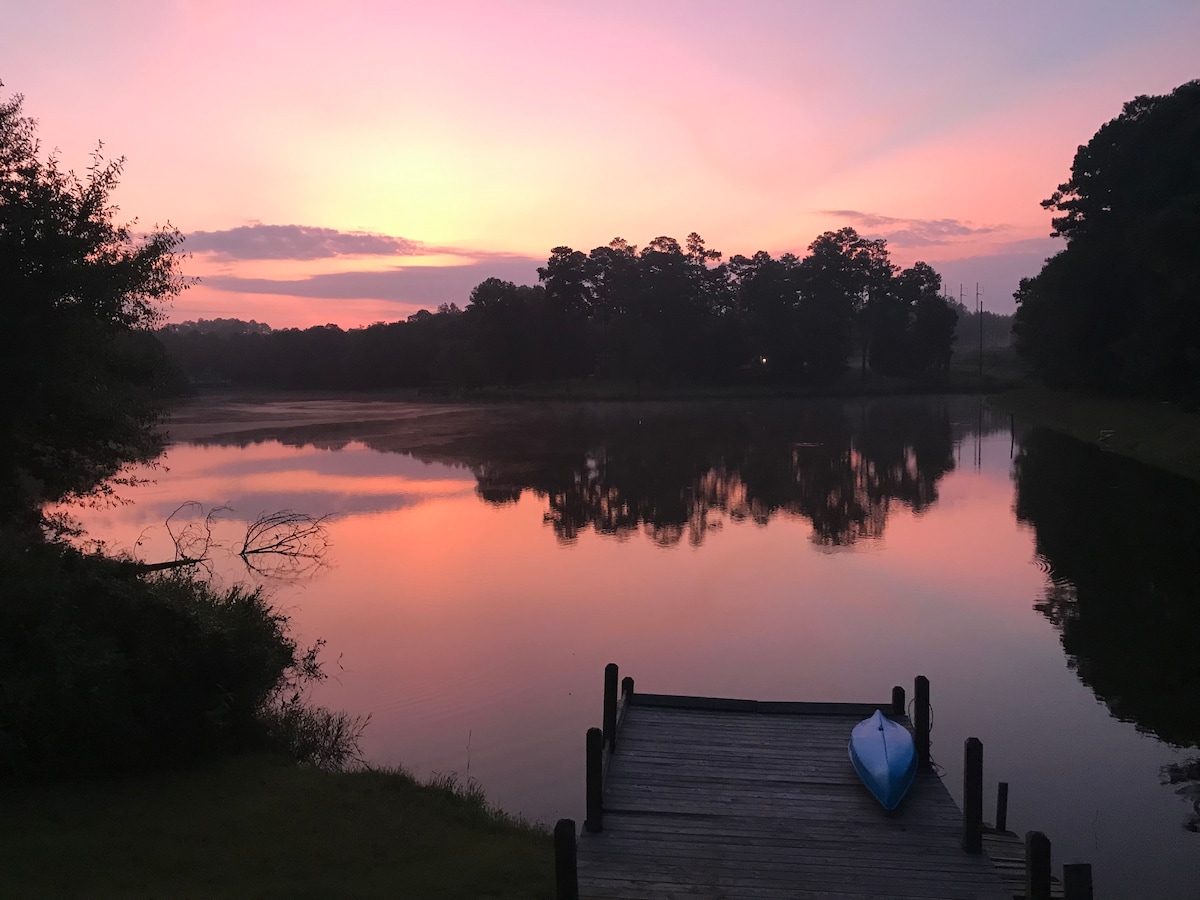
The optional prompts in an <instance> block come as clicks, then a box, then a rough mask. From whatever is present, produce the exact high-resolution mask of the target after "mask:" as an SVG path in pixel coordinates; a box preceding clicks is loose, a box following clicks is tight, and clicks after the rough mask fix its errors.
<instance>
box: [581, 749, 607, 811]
mask: <svg viewBox="0 0 1200 900" xmlns="http://www.w3.org/2000/svg"><path fill="white" fill-rule="evenodd" d="M603 779H604V732H603V731H601V730H600V729H599V728H589V729H588V732H587V818H586V819H585V820H584V822H583V827H584V828H586V829H587V830H588V831H591V832H597V831H603V830H604V800H603V798H604V780H603Z"/></svg>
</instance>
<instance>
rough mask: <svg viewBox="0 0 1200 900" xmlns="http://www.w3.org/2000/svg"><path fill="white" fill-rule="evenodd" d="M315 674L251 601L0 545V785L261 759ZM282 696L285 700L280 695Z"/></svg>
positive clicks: (48, 551) (310, 656)
mask: <svg viewBox="0 0 1200 900" xmlns="http://www.w3.org/2000/svg"><path fill="white" fill-rule="evenodd" d="M316 675H319V667H318V666H317V663H316V660H315V648H314V649H313V650H312V651H309V652H307V653H298V652H297V647H296V644H295V642H294V641H293V640H292V639H291V638H290V637H288V634H287V619H286V617H284V616H282V615H280V614H278V613H276V612H274V611H273V610H272V609H271V608H270V606H269V604H268V602H267V601H266V599H265V598H264V597H263V596H262V594H261V592H260V591H258V590H252V591H247V590H244V589H241V588H234V589H232V590H230V591H227V592H224V593H221V592H217V591H214V590H213V589H212V588H211V587H209V586H208V585H207V584H205V583H203V582H200V581H196V580H193V579H191V578H189V577H186V576H182V575H178V574H176V575H169V576H165V577H163V576H159V577H153V578H150V577H141V576H139V575H138V574H137V570H136V567H135V566H133V565H132V564H130V563H127V562H122V561H119V560H112V559H108V558H105V557H101V556H96V555H86V554H83V553H80V552H79V551H77V550H74V549H72V548H70V547H67V546H65V545H62V544H58V543H53V542H50V543H34V544H28V543H24V544H23V543H22V542H20V541H2V542H0V772H3V773H5V774H7V775H15V776H16V777H19V778H28V777H40V776H52V775H61V774H65V773H99V772H115V771H122V770H129V769H142V768H146V767H153V766H161V765H167V764H172V763H178V762H181V761H185V760H189V759H194V758H198V757H202V756H210V755H214V754H218V753H224V752H231V751H237V750H241V749H246V748H249V747H262V746H264V744H266V743H269V742H270V741H271V739H272V737H277V736H276V735H273V734H272V733H271V731H270V730H269V729H268V728H267V726H266V723H265V721H264V711H265V710H267V709H268V708H269V707H271V706H272V705H276V706H277V705H278V704H279V703H280V700H279V697H280V695H281V692H282V691H285V690H288V689H294V687H295V685H296V684H297V683H298V682H300V681H303V680H304V679H305V678H311V677H314V676H316ZM293 696H295V695H294V694H293Z"/></svg>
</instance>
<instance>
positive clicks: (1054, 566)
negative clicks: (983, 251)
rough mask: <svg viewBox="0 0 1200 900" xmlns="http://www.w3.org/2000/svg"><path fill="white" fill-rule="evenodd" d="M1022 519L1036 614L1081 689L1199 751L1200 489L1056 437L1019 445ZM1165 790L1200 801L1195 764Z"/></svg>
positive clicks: (1175, 771)
mask: <svg viewBox="0 0 1200 900" xmlns="http://www.w3.org/2000/svg"><path fill="white" fill-rule="evenodd" d="M1014 472H1015V476H1016V485H1017V501H1016V512H1017V516H1018V518H1019V519H1020V520H1021V521H1024V522H1028V523H1030V524H1031V525H1032V526H1033V528H1034V533H1035V535H1036V540H1037V550H1038V553H1039V554H1040V556H1041V557H1042V558H1043V559H1044V560H1045V562H1046V564H1047V568H1048V570H1049V583H1048V585H1047V588H1046V594H1045V597H1044V598H1043V599H1042V601H1041V602H1040V603H1038V604H1037V608H1038V610H1039V611H1040V612H1042V614H1043V615H1045V616H1046V618H1048V619H1049V620H1050V621H1051V622H1052V623H1053V624H1054V626H1055V627H1056V628H1058V629H1059V631H1060V632H1061V634H1062V644H1063V649H1064V651H1065V652H1066V654H1067V659H1068V661H1069V664H1070V665H1071V666H1072V668H1074V669H1075V671H1076V673H1077V674H1078V676H1079V678H1080V680H1081V681H1082V682H1083V683H1084V684H1086V685H1088V687H1090V688H1091V689H1092V690H1093V691H1094V692H1095V694H1096V696H1097V697H1098V698H1099V699H1100V700H1102V701H1103V702H1104V703H1105V704H1106V705H1107V706H1108V708H1109V710H1111V712H1112V714H1113V715H1114V716H1116V717H1117V718H1119V719H1121V720H1122V721H1126V722H1132V723H1133V724H1135V725H1136V726H1137V727H1138V728H1139V729H1141V730H1144V731H1148V732H1150V733H1152V734H1154V735H1156V736H1158V737H1159V738H1161V739H1162V740H1164V741H1167V742H1169V743H1171V744H1174V745H1176V746H1182V747H1200V653H1198V652H1197V648H1198V647H1200V614H1198V611H1197V606H1196V586H1197V585H1198V584H1200V526H1198V525H1197V522H1196V516H1195V509H1196V507H1197V505H1198V504H1200V490H1197V488H1196V486H1195V485H1194V484H1192V483H1191V482H1188V481H1185V480H1184V479H1181V478H1179V477H1177V476H1173V475H1170V474H1167V473H1165V472H1161V471H1158V470H1155V469H1150V468H1147V467H1143V466H1140V465H1139V464H1137V463H1133V462H1131V461H1129V460H1126V459H1122V458H1120V457H1117V456H1115V455H1111V454H1106V453H1103V452H1101V451H1099V450H1097V449H1094V448H1088V447H1084V446H1082V445H1081V444H1079V443H1078V442H1077V441H1073V440H1072V439H1070V438H1067V437H1064V436H1062V435H1059V434H1056V433H1054V432H1050V431H1043V430H1034V431H1032V432H1030V433H1029V434H1028V435H1027V436H1026V437H1025V438H1024V439H1023V440H1022V442H1021V450H1020V452H1019V453H1018V455H1017V458H1016V462H1015V467H1014ZM1190 766H1191V768H1192V769H1194V770H1195V771H1194V774H1192V775H1191V776H1190V777H1185V776H1186V775H1187V772H1188V771H1189V764H1186V763H1185V764H1184V765H1182V766H1176V767H1171V768H1169V769H1168V770H1164V772H1163V780H1164V781H1170V782H1173V783H1176V784H1182V785H1183V787H1182V788H1180V792H1181V793H1184V794H1188V793H1189V792H1191V793H1192V794H1194V797H1195V799H1196V800H1197V801H1198V805H1197V808H1196V815H1195V816H1194V817H1192V818H1189V820H1188V823H1187V827H1189V828H1190V829H1192V830H1196V829H1197V828H1198V827H1200V760H1196V761H1194V762H1193V763H1191V764H1190Z"/></svg>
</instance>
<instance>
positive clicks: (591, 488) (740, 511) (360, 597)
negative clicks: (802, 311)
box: [83, 398, 1200, 898]
mask: <svg viewBox="0 0 1200 900" xmlns="http://www.w3.org/2000/svg"><path fill="white" fill-rule="evenodd" d="M172 437H173V439H174V440H175V441H176V443H174V444H173V445H172V446H171V448H170V450H169V451H168V454H167V458H166V460H165V468H160V469H159V470H157V471H156V472H154V473H153V478H154V479H155V481H154V483H152V484H148V485H145V486H143V487H141V488H138V489H135V490H133V491H130V492H128V493H127V496H128V497H129V498H130V499H131V500H132V501H133V502H132V503H131V504H129V505H125V506H122V507H118V508H115V509H110V510H104V511H89V512H87V513H86V515H84V516H83V518H84V521H85V524H86V525H87V527H88V528H89V531H90V532H91V534H92V535H93V536H95V537H101V538H104V539H106V540H108V542H109V543H110V546H111V547H112V548H113V549H116V550H121V549H127V550H130V549H132V550H135V552H136V553H137V554H138V555H139V556H140V557H141V558H143V559H146V560H151V561H153V560H158V559H163V558H170V557H171V555H172V544H171V541H170V539H169V535H168V534H167V530H166V528H164V526H163V522H164V520H165V519H166V518H167V517H168V516H170V515H171V514H172V512H173V511H174V510H176V509H177V508H178V507H179V506H180V504H182V503H183V502H185V501H196V502H198V503H200V504H202V505H203V507H204V509H205V510H209V509H212V508H213V507H216V506H227V507H229V511H227V512H223V513H221V514H220V515H219V516H218V517H217V519H216V525H215V532H214V536H215V538H216V540H217V541H218V543H221V542H224V543H232V542H233V540H235V539H236V538H240V536H241V534H242V533H243V532H244V530H245V524H246V521H247V520H249V519H253V518H254V517H255V516H256V515H258V514H259V513H262V512H269V511H274V510H280V509H294V510H302V511H304V512H307V513H311V514H313V515H328V516H329V517H330V518H329V519H328V521H327V526H328V533H329V537H330V541H331V545H330V548H329V550H328V552H327V556H326V559H325V562H326V563H327V565H325V566H324V567H323V568H322V569H321V570H320V571H318V572H317V573H316V574H312V575H304V576H303V577H301V576H298V575H295V574H294V573H293V575H292V577H273V578H267V583H268V584H269V586H270V589H271V591H272V592H273V594H274V596H275V598H276V600H277V603H278V604H279V605H280V606H281V607H282V608H283V609H285V610H286V611H287V612H288V613H289V614H290V615H291V617H292V621H293V625H294V630H295V633H296V634H297V636H298V637H299V638H300V639H301V640H302V641H305V642H311V641H312V640H315V639H316V638H318V637H320V638H323V639H324V640H325V641H326V652H325V654H324V658H325V659H326V662H327V669H328V670H329V672H330V674H331V678H330V679H329V680H328V681H327V682H325V683H324V684H322V685H320V686H319V687H318V688H317V689H316V690H315V692H314V697H315V699H316V700H317V701H318V702H321V703H324V704H326V705H329V706H333V707H337V708H342V709H346V710H348V711H351V712H354V713H360V714H367V713H369V714H370V715H371V723H370V726H369V727H368V729H367V731H366V733H365V736H364V750H365V753H366V756H367V757H368V759H369V760H370V761H372V762H375V763H383V764H403V765H404V766H405V767H407V768H409V769H410V770H413V771H415V772H417V773H419V774H427V773H431V772H442V773H445V772H451V771H453V772H457V773H459V774H460V775H467V776H470V777H472V778H474V779H476V780H478V781H479V782H480V783H481V784H482V785H483V787H484V788H485V789H486V791H487V793H488V796H489V797H490V798H491V799H492V800H493V801H494V802H496V803H497V804H499V805H500V806H502V807H504V808H505V809H507V810H509V811H512V812H517V813H522V814H524V815H525V816H527V817H530V818H532V819H537V820H541V821H545V822H552V821H553V820H554V819H556V818H558V817H561V816H569V817H572V818H575V819H576V820H581V819H582V817H583V790H582V788H583V757H584V754H583V746H584V733H585V731H586V729H587V728H588V727H589V726H593V725H598V724H599V719H600V696H601V685H602V677H601V676H602V670H603V666H604V664H605V663H607V662H610V661H612V662H617V663H618V664H619V665H620V666H621V674H622V675H632V676H633V677H634V678H635V679H636V681H637V684H638V686H639V687H640V688H642V689H643V690H647V691H652V692H662V693H686V694H709V695H718V696H732V697H748V698H755V699H786V700H868V701H870V700H878V701H879V702H881V703H883V702H886V700H887V699H888V698H889V697H890V689H891V686H892V685H893V684H903V685H905V686H906V687H908V688H909V690H910V694H911V685H912V678H913V676H915V675H918V674H924V675H927V676H928V677H929V678H930V681H931V683H932V697H933V707H934V731H933V742H934V743H933V753H934V757H935V759H936V760H937V761H938V762H939V763H940V764H941V765H942V766H943V767H944V768H945V769H946V772H947V781H948V785H949V787H950V790H951V792H952V793H953V794H954V795H955V797H956V799H959V800H961V779H962V775H961V753H962V742H963V740H964V739H965V738H966V737H968V736H972V735H973V736H977V737H979V738H980V739H981V740H982V741H983V744H984V754H985V779H986V788H985V796H986V798H987V799H986V800H985V809H986V813H987V816H988V817H990V816H991V814H992V799H991V798H992V797H994V791H995V783H996V782H997V781H998V780H1005V781H1008V782H1009V783H1010V784H1011V789H1010V790H1011V793H1010V804H1009V827H1010V828H1013V829H1014V830H1016V831H1018V832H1023V831H1025V830H1028V829H1034V828H1036V829H1039V830H1042V831H1044V832H1046V833H1047V834H1048V835H1049V837H1050V838H1051V840H1052V841H1053V844H1054V855H1055V866H1056V868H1057V866H1059V865H1061V863H1063V862H1071V861H1089V862H1091V863H1092V864H1093V866H1094V871H1095V877H1096V883H1097V896H1103V897H1164V898H1170V897H1197V896H1200V834H1197V833H1195V828H1196V825H1197V817H1198V812H1197V806H1198V805H1200V787H1198V786H1200V751H1198V750H1197V749H1196V747H1197V745H1200V652H1198V650H1197V643H1198V639H1200V621H1198V619H1200V617H1198V616H1197V602H1198V597H1197V588H1198V586H1200V527H1198V526H1197V524H1196V521H1195V510H1196V509H1197V508H1198V505H1200V504H1198V502H1197V501H1198V500H1200V496H1198V492H1197V490H1196V489H1195V487H1194V486H1192V485H1190V484H1187V483H1184V482H1180V481H1178V480H1175V479H1171V478H1169V477H1165V476H1162V475H1160V474H1157V473H1154V472H1151V471H1149V470H1146V469H1144V468H1142V467H1139V466H1137V465H1136V464H1132V463H1129V462H1128V461H1125V460H1121V459H1119V458H1115V457H1113V456H1110V455H1106V454H1102V453H1100V452H1099V451H1096V450H1094V449H1092V448H1089V447H1086V446H1083V445H1080V444H1077V443H1074V442H1071V441H1067V440H1065V439H1061V438H1058V437H1056V436H1055V435H1052V434H1049V433H1046V432H1039V431H1030V432H1027V431H1025V430H1023V429H1022V428H1020V426H1019V424H1018V427H1017V429H1016V433H1015V434H1014V433H1013V431H1012V430H1011V429H1010V423H1009V421H1008V419H1007V417H1003V418H1001V417H997V416H995V415H994V414H991V413H989V412H988V411H987V410H986V409H984V408H983V407H982V406H981V404H980V403H979V402H978V401H976V400H974V399H960V398H952V399H944V398H943V399H936V400H928V401H925V400H915V401H914V400H886V401H865V402H859V401H854V402H851V403H841V402H837V403H825V402H812V401H806V402H782V401H781V402H743V403H735V402H729V403H720V404H717V403H706V404H690V405H666V404H644V405H620V404H612V405H604V406H596V407H561V406H560V407H555V406H536V405H521V406H506V407H482V408H467V407H461V406H447V407H438V406H418V405H405V404H387V403H374V402H372V403H365V402H353V401H349V402H340V401H339V402H334V401H329V400H323V401H319V402H317V401H313V402H283V401H271V402H265V403H258V404H249V403H243V404H237V403H216V402H213V401H209V402H207V403H204V404H199V405H196V406H192V407H189V408H186V409H184V410H183V411H182V412H181V413H180V414H179V416H178V417H177V419H176V420H175V423H174V424H173V426H172ZM187 515H188V513H187V511H186V510H185V511H184V512H183V513H181V514H179V515H178V516H177V517H176V519H175V520H174V521H175V523H176V527H177V528H178V527H180V526H182V525H184V524H186V521H185V520H186V518H187ZM278 574H280V575H283V576H287V575H288V573H287V572H286V571H282V572H280V573H278ZM213 577H214V578H215V579H217V580H218V581H220V582H222V583H226V584H228V583H232V582H235V581H246V580H255V579H256V578H260V576H258V575H255V574H254V573H248V572H247V571H246V569H245V568H244V567H243V566H242V564H241V563H240V562H239V561H238V560H237V559H236V557H234V556H232V555H231V554H229V553H227V552H226V553H222V552H221V551H220V549H219V548H218V549H217V550H216V552H215V553H214V563H213ZM1172 778H1174V779H1175V781H1176V782H1177V783H1175V784H1172V783H1169V782H1170V781H1171V779H1172ZM1189 778H1190V779H1191V780H1189ZM1189 792H1190V793H1189ZM1189 826H1190V828H1191V829H1192V830H1189Z"/></svg>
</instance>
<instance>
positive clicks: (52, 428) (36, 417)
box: [0, 94, 186, 526]
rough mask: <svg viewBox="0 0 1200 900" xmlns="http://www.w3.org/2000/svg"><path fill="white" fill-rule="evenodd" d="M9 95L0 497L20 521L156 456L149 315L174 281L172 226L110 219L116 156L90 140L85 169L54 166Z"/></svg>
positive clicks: (0, 174) (158, 353) (159, 386)
mask: <svg viewBox="0 0 1200 900" xmlns="http://www.w3.org/2000/svg"><path fill="white" fill-rule="evenodd" d="M21 105H22V98H21V96H20V95H19V94H18V95H14V96H13V97H11V98H9V99H7V100H4V101H0V286H2V288H0V289H2V290H3V296H4V315H5V322H4V328H3V329H2V330H0V391H2V392H3V395H2V400H0V405H2V406H3V408H4V415H5V426H4V429H3V430H2V431H0V510H3V511H4V513H3V516H4V517H5V518H9V517H14V518H20V519H21V520H23V522H24V523H25V525H26V526H28V525H30V524H32V523H33V522H35V521H36V520H37V518H38V510H39V509H40V506H41V504H42V503H44V502H46V501H52V500H56V499H59V498H62V497H64V496H67V495H72V494H75V495H78V494H85V493H88V492H91V491H96V490H104V489H105V485H106V484H109V483H110V481H109V480H110V479H112V478H113V476H115V475H116V473H117V472H118V471H119V469H120V468H121V466H123V465H124V464H125V463H128V462H132V461H135V460H150V459H153V458H154V457H155V456H157V455H158V452H159V450H160V448H161V439H160V437H159V434H158V432H157V431H156V430H155V428H154V426H155V424H156V423H157V422H158V420H159V415H160V412H161V410H162V406H161V400H162V397H163V394H164V390H165V388H166V387H167V382H166V378H167V373H168V369H167V366H166V365H165V355H164V354H163V352H162V349H161V346H160V345H159V344H158V343H157V341H155V340H154V339H153V337H152V335H151V334H150V328H151V326H153V325H154V324H156V323H157V322H158V321H159V318H160V315H161V313H160V309H161V306H160V304H161V303H162V302H163V301H165V300H167V299H169V298H170V297H172V296H174V295H175V294H177V293H178V292H179V291H180V290H181V289H182V288H183V287H184V286H185V284H186V283H185V280H184V279H183V278H182V277H181V276H180V274H179V263H178V257H177V255H176V253H175V249H176V247H177V246H178V245H179V243H180V241H181V240H182V238H181V236H180V234H179V232H177V231H175V230H174V229H172V228H170V227H166V228H161V229H156V230H154V231H152V232H151V233H150V234H149V235H147V236H145V237H135V235H134V232H133V231H132V229H131V227H130V226H129V225H125V224H119V223H117V222H116V221H114V215H115V213H116V209H115V207H114V206H113V205H112V199H111V197H112V193H113V191H114V190H115V188H116V186H117V183H118V180H119V177H120V174H121V169H122V165H123V162H124V161H123V159H119V158H118V159H115V160H106V159H104V157H103V156H102V155H101V153H100V150H99V149H97V150H96V151H95V152H94V153H93V154H92V164H91V166H90V167H89V168H88V170H87V173H86V174H85V175H84V176H83V177H78V176H76V175H75V174H74V173H73V172H64V171H63V170H62V169H61V168H60V166H59V163H58V160H57V159H56V158H55V157H54V156H50V157H49V158H48V159H43V158H41V156H40V155H39V147H38V143H37V140H36V137H35V126H34V122H33V120H31V119H29V118H27V117H25V116H23V115H22V112H21Z"/></svg>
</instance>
